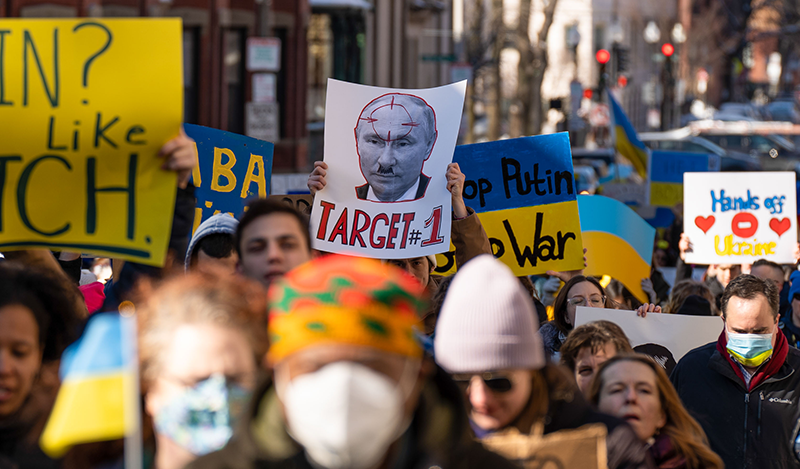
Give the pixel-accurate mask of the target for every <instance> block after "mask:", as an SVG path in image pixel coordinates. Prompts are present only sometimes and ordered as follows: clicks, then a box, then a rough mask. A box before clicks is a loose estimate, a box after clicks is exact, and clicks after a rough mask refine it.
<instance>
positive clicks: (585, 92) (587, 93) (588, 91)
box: [583, 88, 594, 99]
mask: <svg viewBox="0 0 800 469" xmlns="http://www.w3.org/2000/svg"><path fill="white" fill-rule="evenodd" d="M593 95H594V92H593V91H592V89H591V88H586V89H585V90H583V97H584V98H586V99H592V96H593Z"/></svg>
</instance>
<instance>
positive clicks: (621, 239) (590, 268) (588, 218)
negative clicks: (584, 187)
mask: <svg viewBox="0 0 800 469" xmlns="http://www.w3.org/2000/svg"><path fill="white" fill-rule="evenodd" d="M578 207H579V209H580V213H581V229H582V232H583V247H585V248H586V250H587V251H586V268H585V269H584V274H586V275H598V276H599V275H610V276H611V277H613V278H615V279H617V280H619V281H620V282H622V284H623V285H625V287H626V288H627V289H628V290H630V292H631V293H633V295H634V296H635V297H636V298H638V299H639V301H641V302H642V303H647V302H649V299H648V298H647V294H646V293H645V292H644V291H643V290H642V279H644V278H648V277H650V263H651V261H652V260H653V241H654V240H655V236H656V230H655V228H653V227H652V226H650V224H649V223H647V222H646V221H644V220H643V219H642V217H640V216H639V215H637V214H636V212H634V211H633V210H631V209H630V208H629V207H628V206H626V205H625V204H623V203H622V202H619V201H617V200H614V199H609V198H608V197H603V196H600V195H580V196H578Z"/></svg>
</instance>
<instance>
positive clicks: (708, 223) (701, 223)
mask: <svg viewBox="0 0 800 469" xmlns="http://www.w3.org/2000/svg"><path fill="white" fill-rule="evenodd" d="M716 221H717V219H716V218H714V215H709V216H707V217H697V218H695V219H694V224H695V225H697V227H698V228H700V229H701V230H703V233H708V230H710V229H711V227H712V226H714V222H716Z"/></svg>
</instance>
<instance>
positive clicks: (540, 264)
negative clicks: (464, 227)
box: [436, 132, 583, 275]
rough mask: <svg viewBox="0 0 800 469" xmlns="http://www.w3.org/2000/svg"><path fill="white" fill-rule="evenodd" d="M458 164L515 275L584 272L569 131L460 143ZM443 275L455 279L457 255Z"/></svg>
mask: <svg viewBox="0 0 800 469" xmlns="http://www.w3.org/2000/svg"><path fill="white" fill-rule="evenodd" d="M453 162H454V163H458V165H459V167H460V168H461V172H463V173H464V175H465V176H466V181H465V183H464V191H463V194H464V201H465V203H466V204H467V206H468V207H470V208H472V209H473V210H475V212H476V213H477V215H478V217H479V218H480V220H481V224H482V225H483V228H484V229H485V230H486V234H487V235H488V237H489V241H490V243H491V245H492V251H493V253H494V255H495V257H496V258H498V259H500V260H501V261H503V262H504V263H505V264H506V265H508V266H509V267H510V268H511V270H512V271H513V272H514V274H515V275H531V274H541V273H545V272H546V271H548V270H557V271H562V270H573V269H580V268H582V267H583V243H582V241H581V224H580V217H579V214H578V202H577V192H578V191H577V184H576V181H575V175H574V172H573V169H572V152H571V151H570V145H569V137H568V135H567V133H566V132H563V133H558V134H552V135H540V136H536V137H523V138H516V139H510V140H500V141H496V142H487V143H476V144H473V145H460V146H457V147H456V151H455V155H454V156H453ZM438 264H439V267H438V268H437V269H436V272H437V273H443V274H448V273H451V272H452V271H453V269H454V267H455V256H454V254H453V252H452V248H451V252H449V253H445V254H441V255H440V257H439V259H438Z"/></svg>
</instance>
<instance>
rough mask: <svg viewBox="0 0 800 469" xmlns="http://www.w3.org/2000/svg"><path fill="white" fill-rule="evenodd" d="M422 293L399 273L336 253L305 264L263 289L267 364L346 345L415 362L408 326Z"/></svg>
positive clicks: (411, 327)
mask: <svg viewBox="0 0 800 469" xmlns="http://www.w3.org/2000/svg"><path fill="white" fill-rule="evenodd" d="M424 291H425V288H424V287H423V286H422V285H420V284H419V282H417V281H416V279H414V278H413V277H411V276H410V275H408V274H406V273H405V272H403V271H402V270H400V269H398V268H396V267H394V266H392V265H388V264H382V263H381V262H379V261H376V260H373V259H364V258H357V257H350V256H343V255H338V254H331V255H326V256H323V257H320V258H317V259H314V260H312V261H311V262H307V263H305V264H303V265H301V266H299V267H297V268H296V269H294V270H292V271H291V272H289V273H288V274H286V275H285V276H284V277H283V279H281V280H280V281H278V282H276V283H275V284H273V285H272V287H271V288H270V290H269V308H270V315H269V335H270V349H269V353H268V359H269V361H270V363H272V364H274V363H277V362H279V361H281V360H282V359H284V358H285V357H286V356H288V355H291V354H292V353H295V352H298V351H300V350H302V349H305V348H307V347H310V346H315V345H326V344H331V345H332V344H348V345H359V346H365V347H372V348H375V349H378V350H382V351H385V352H389V353H396V354H399V355H404V356H409V357H419V356H421V355H422V349H421V347H420V345H419V344H418V342H417V341H416V339H415V337H414V327H415V325H416V324H417V323H418V322H419V314H420V312H421V311H422V308H423V307H424V305H425V300H424V299H423V294H424Z"/></svg>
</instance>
